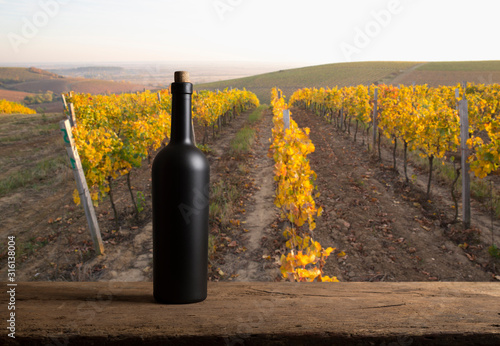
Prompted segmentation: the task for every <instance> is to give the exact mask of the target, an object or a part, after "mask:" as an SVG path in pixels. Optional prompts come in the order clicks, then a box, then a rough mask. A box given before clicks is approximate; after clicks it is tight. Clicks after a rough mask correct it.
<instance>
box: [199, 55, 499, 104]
mask: <svg viewBox="0 0 500 346" xmlns="http://www.w3.org/2000/svg"><path fill="white" fill-rule="evenodd" d="M461 81H470V82H476V83H500V61H480V62H473V61H472V62H427V63H420V62H353V63H338V64H328V65H319V66H310V67H303V68H297V69H289V70H282V71H279V72H272V73H265V74H261V75H256V76H251V77H246V78H239V79H232V80H226V81H220V82H214V83H205V84H198V85H195V89H197V90H201V89H210V90H215V89H224V88H227V87H233V88H238V89H242V88H246V89H247V90H250V91H252V92H254V93H255V94H256V95H257V97H259V99H260V101H261V102H263V103H269V101H270V90H271V88H273V87H274V86H277V87H279V88H280V89H282V90H283V92H284V94H285V95H286V96H291V94H292V93H293V92H294V91H295V90H297V89H299V88H304V87H318V88H319V87H335V86H339V87H340V86H347V85H358V84H365V85H368V84H372V83H376V84H380V83H386V84H393V85H398V84H407V85H411V84H413V83H416V84H429V85H432V86H437V85H455V84H457V83H459V82H461Z"/></svg>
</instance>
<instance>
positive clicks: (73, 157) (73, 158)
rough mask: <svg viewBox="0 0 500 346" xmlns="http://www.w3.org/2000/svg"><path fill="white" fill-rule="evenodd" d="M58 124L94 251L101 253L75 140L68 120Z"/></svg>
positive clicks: (101, 247)
mask: <svg viewBox="0 0 500 346" xmlns="http://www.w3.org/2000/svg"><path fill="white" fill-rule="evenodd" d="M59 125H60V128H61V132H62V134H63V137H64V145H65V146H66V151H67V153H68V156H69V160H70V162H71V168H72V169H73V174H74V176H75V180H76V186H77V190H78V194H79V195H80V202H81V203H82V205H83V209H84V210H85V216H86V217H87V223H88V225H89V229H90V235H91V236H92V241H93V242H94V249H95V252H96V253H97V254H98V255H103V254H104V245H103V243H102V238H101V231H100V229H99V224H98V223H97V217H96V215H95V210H94V205H93V203H92V199H91V198H90V192H89V188H88V186H87V180H85V175H84V173H83V168H82V163H81V161H80V156H79V155H78V151H77V150H76V147H75V142H74V140H73V135H72V132H71V125H70V123H69V120H61V121H60V122H59Z"/></svg>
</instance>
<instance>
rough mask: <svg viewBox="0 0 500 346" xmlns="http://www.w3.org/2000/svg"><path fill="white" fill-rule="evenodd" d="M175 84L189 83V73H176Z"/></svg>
mask: <svg viewBox="0 0 500 346" xmlns="http://www.w3.org/2000/svg"><path fill="white" fill-rule="evenodd" d="M174 82H175V83H189V72H187V71H175V73H174Z"/></svg>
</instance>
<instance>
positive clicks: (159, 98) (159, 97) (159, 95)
mask: <svg viewBox="0 0 500 346" xmlns="http://www.w3.org/2000/svg"><path fill="white" fill-rule="evenodd" d="M156 96H158V102H160V103H161V94H160V93H158V94H156Z"/></svg>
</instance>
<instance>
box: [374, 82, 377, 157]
mask: <svg viewBox="0 0 500 346" xmlns="http://www.w3.org/2000/svg"><path fill="white" fill-rule="evenodd" d="M377 98H378V88H375V93H374V95H373V154H374V155H375V148H376V147H377V133H378V129H377V127H378V120H377V116H378V114H377V113H378V109H377V107H378V105H377V103H378V102H377V101H378V100H377Z"/></svg>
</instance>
